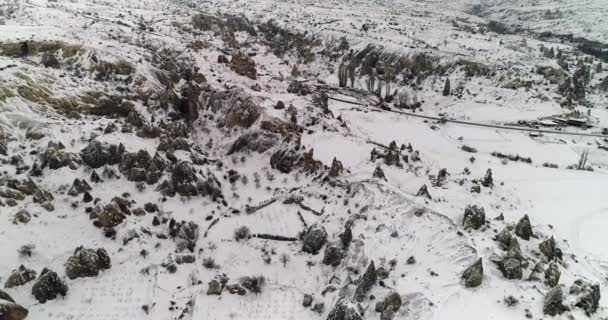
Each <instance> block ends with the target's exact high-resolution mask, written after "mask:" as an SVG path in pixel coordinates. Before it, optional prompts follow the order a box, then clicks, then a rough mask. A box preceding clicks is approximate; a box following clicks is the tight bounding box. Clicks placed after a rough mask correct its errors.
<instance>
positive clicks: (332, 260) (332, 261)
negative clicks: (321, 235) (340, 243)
mask: <svg viewBox="0 0 608 320" xmlns="http://www.w3.org/2000/svg"><path fill="white" fill-rule="evenodd" d="M345 256H346V253H345V252H344V251H343V250H342V248H340V247H337V246H335V245H328V246H327V247H326V248H325V255H324V256H323V264H326V265H328V266H333V267H336V266H339V265H340V263H341V262H342V259H344V257H345Z"/></svg>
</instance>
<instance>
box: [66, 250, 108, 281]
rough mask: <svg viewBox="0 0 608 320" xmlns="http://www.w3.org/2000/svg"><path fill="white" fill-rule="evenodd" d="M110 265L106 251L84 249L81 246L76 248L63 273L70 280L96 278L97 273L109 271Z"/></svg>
mask: <svg viewBox="0 0 608 320" xmlns="http://www.w3.org/2000/svg"><path fill="white" fill-rule="evenodd" d="M110 267H112V263H111V261H110V256H109V255H108V253H107V251H106V250H105V249H103V248H99V249H97V250H93V249H85V248H83V247H82V246H80V247H78V248H76V250H75V251H74V255H73V256H71V257H70V258H69V259H68V261H67V263H66V268H65V273H66V275H67V276H68V278H70V279H72V280H73V279H76V278H84V277H96V276H97V275H99V271H101V270H105V269H110Z"/></svg>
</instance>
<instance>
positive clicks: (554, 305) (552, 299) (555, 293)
mask: <svg viewBox="0 0 608 320" xmlns="http://www.w3.org/2000/svg"><path fill="white" fill-rule="evenodd" d="M568 310H570V308H568V307H567V306H565V305H564V292H563V290H562V287H561V286H557V287H555V288H553V289H551V290H549V291H548V292H547V293H546V294H545V302H544V304H543V313H544V314H546V315H549V316H556V315H559V314H562V313H564V312H566V311H568Z"/></svg>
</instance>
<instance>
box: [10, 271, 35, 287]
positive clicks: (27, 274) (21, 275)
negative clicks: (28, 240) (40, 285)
mask: <svg viewBox="0 0 608 320" xmlns="http://www.w3.org/2000/svg"><path fill="white" fill-rule="evenodd" d="M34 279H36V271H34V270H32V269H28V268H26V267H25V266H24V265H21V266H19V268H17V269H16V270H13V272H12V273H11V275H10V276H9V277H8V279H6V283H5V284H4V287H5V288H13V287H18V286H22V285H24V284H26V283H28V282H30V281H32V280H34Z"/></svg>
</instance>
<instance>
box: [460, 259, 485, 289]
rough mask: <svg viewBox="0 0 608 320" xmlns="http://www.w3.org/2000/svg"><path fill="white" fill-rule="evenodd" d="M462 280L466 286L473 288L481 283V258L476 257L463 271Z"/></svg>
mask: <svg viewBox="0 0 608 320" xmlns="http://www.w3.org/2000/svg"><path fill="white" fill-rule="evenodd" d="M462 280H463V281H464V286H465V287H467V288H475V287H479V286H480V285H481V283H482V281H483V263H482V259H481V258H479V259H477V260H476V261H475V262H474V263H473V264H472V265H471V266H469V267H468V268H467V269H466V270H465V271H464V272H463V274H462Z"/></svg>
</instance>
